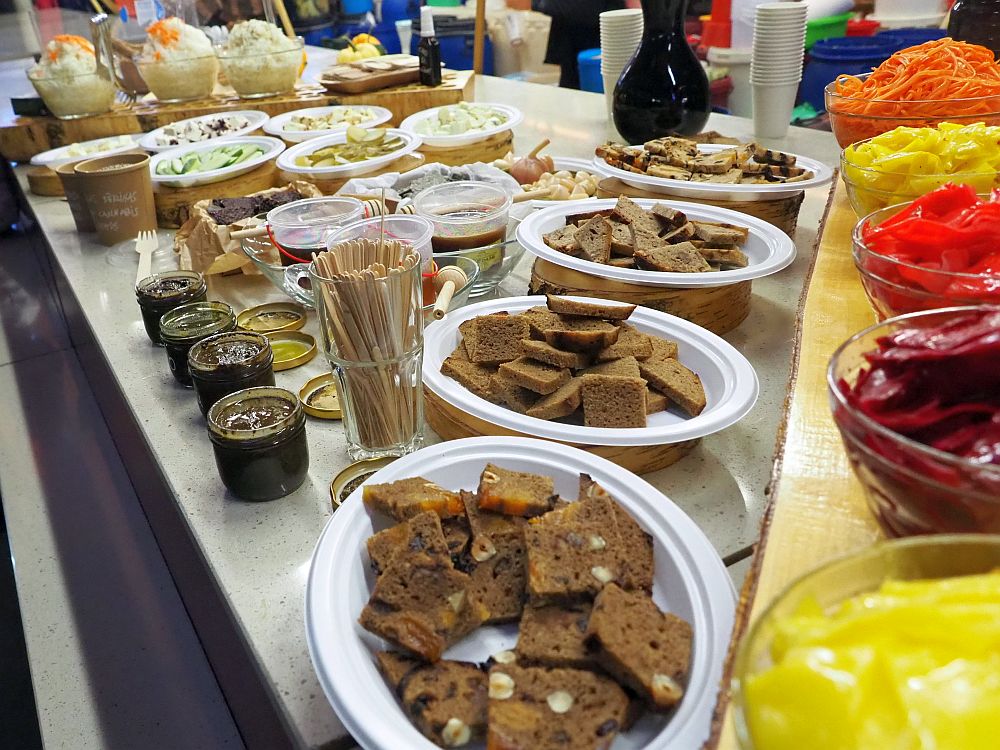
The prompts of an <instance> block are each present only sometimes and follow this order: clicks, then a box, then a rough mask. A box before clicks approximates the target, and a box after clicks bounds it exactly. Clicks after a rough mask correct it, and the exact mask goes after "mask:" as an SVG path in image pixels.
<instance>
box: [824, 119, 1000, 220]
mask: <svg viewBox="0 0 1000 750" xmlns="http://www.w3.org/2000/svg"><path fill="white" fill-rule="evenodd" d="M998 170H1000V127H998V126H987V125H985V124H983V123H981V122H980V123H975V124H972V125H957V124H955V123H950V122H943V123H940V124H939V125H938V126H937V127H934V128H907V127H900V128H896V129H895V130H890V131H889V132H888V133H883V134H882V135H878V136H875V137H874V138H872V139H870V140H868V141H862V142H861V143H855V144H853V145H851V146H848V147H847V148H846V149H844V176H845V179H846V181H847V183H848V186H849V187H850V188H851V189H852V191H853V192H854V195H853V196H852V197H853V199H854V201H855V203H856V204H857V205H859V206H860V207H861V208H863V209H864V212H865V213H868V212H871V211H875V210H877V209H879V208H885V207H886V206H891V205H893V204H896V203H905V202H907V201H911V200H913V199H915V198H919V197H920V196H921V195H923V194H925V193H929V192H930V191H931V190H934V189H935V188H938V187H941V185H944V184H945V183H947V182H955V183H959V184H963V185H972V186H973V187H974V188H975V189H976V192H978V193H988V192H989V191H990V190H992V189H993V188H995V187H998V186H1000V171H998Z"/></svg>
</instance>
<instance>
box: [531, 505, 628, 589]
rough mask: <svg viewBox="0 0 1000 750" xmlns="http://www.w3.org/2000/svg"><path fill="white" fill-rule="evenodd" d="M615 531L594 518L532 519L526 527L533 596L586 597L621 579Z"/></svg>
mask: <svg viewBox="0 0 1000 750" xmlns="http://www.w3.org/2000/svg"><path fill="white" fill-rule="evenodd" d="M615 533H616V531H615V529H614V528H613V527H612V528H608V527H606V526H603V527H602V526H601V525H600V524H598V523H593V522H584V521H563V522H550V521H548V520H546V521H545V522H542V523H529V524H528V526H527V528H526V529H525V530H524V538H525V542H526V544H527V548H528V598H529V600H530V601H531V602H532V603H533V604H535V605H541V604H551V603H562V602H578V601H586V600H588V599H592V598H593V597H594V596H596V595H597V594H598V593H599V592H600V590H601V589H602V588H603V587H604V586H605V584H607V583H610V582H611V581H621V576H622V568H623V567H624V566H623V563H622V559H621V549H620V548H619V546H618V545H617V544H616V542H617V538H616V537H615V536H613V535H614V534H615ZM609 538H610V542H609Z"/></svg>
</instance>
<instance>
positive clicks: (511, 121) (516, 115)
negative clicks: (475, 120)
mask: <svg viewBox="0 0 1000 750" xmlns="http://www.w3.org/2000/svg"><path fill="white" fill-rule="evenodd" d="M473 104H475V105H476V106H477V107H489V108H490V109H493V110H496V111H497V112H499V113H501V114H504V115H506V116H507V119H506V120H505V121H504V122H502V123H500V124H499V125H496V126H495V127H492V128H487V129H486V130H473V131H470V132H468V133H460V134H458V135H423V134H420V133H417V131H416V129H415V128H416V127H417V123H420V122H422V121H424V120H426V119H427V118H429V117H437V113H438V110H439V109H445V108H446V107H454V106H455V105H454V104H446V105H444V106H442V107H432V108H431V109H424V110H421V111H420V112H415V113H413V114H412V115H410V116H409V117H407V118H406V119H405V120H403V122H401V123H400V125H399V127H400V128H401V129H402V130H405V131H407V132H408V133H413V134H414V135H416V136H417V137H418V138H420V140H421V142H423V143H424V144H425V145H427V146H435V147H442V148H447V147H449V146H467V145H469V144H470V143H478V142H479V141H484V140H486V139H487V138H489V137H491V136H494V135H497V134H498V133H504V132H506V131H508V130H511V129H512V128H514V127H515V126H516V125H518V124H519V123H520V122H521V120H523V119H524V115H523V114H522V112H521V110H519V109H517V108H516V107H511V106H509V105H507V104H493V103H492V102H473Z"/></svg>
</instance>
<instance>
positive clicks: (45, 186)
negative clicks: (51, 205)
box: [28, 167, 66, 198]
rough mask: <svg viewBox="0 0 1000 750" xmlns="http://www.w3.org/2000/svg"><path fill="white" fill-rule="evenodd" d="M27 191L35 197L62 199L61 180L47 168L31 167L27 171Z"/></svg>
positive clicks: (63, 193)
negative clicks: (44, 196)
mask: <svg viewBox="0 0 1000 750" xmlns="http://www.w3.org/2000/svg"><path fill="white" fill-rule="evenodd" d="M28 189H29V190H30V191H31V192H32V193H34V194H35V195H47V196H51V197H60V198H61V197H62V196H64V195H65V194H66V193H65V192H64V191H63V186H62V180H60V179H59V175H57V174H56V173H55V172H53V171H52V170H51V169H49V168H48V167H32V168H31V169H29V170H28Z"/></svg>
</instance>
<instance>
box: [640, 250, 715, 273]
mask: <svg viewBox="0 0 1000 750" xmlns="http://www.w3.org/2000/svg"><path fill="white" fill-rule="evenodd" d="M635 262H636V265H637V266H639V267H640V268H644V269H646V270H647V271H665V272H672V273H701V272H702V271H711V270H712V267H711V266H710V265H708V261H707V260H705V259H704V258H703V257H702V255H701V253H699V252H698V248H696V247H695V246H694V245H692V244H691V243H690V242H681V243H679V244H677V245H651V244H650V245H643V246H641V247H636V251H635Z"/></svg>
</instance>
